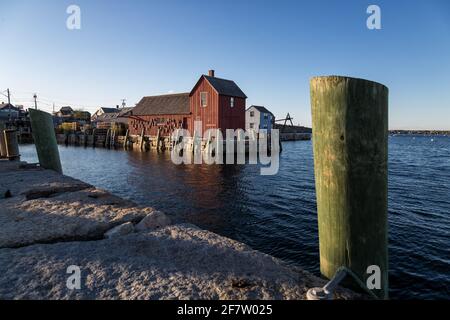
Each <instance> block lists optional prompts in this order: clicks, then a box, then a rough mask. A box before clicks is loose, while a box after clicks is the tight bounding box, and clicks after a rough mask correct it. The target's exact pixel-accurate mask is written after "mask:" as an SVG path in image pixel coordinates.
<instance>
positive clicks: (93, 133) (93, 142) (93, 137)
mask: <svg viewBox="0 0 450 320" xmlns="http://www.w3.org/2000/svg"><path fill="white" fill-rule="evenodd" d="M96 132H97V129H95V128H94V129H92V147H93V148H95V143H96V141H95V133H96Z"/></svg>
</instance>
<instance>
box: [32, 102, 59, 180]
mask: <svg viewBox="0 0 450 320" xmlns="http://www.w3.org/2000/svg"><path fill="white" fill-rule="evenodd" d="M29 112H30V120H31V129H32V131H33V138H34V144H35V145H36V150H37V154H38V158H39V163H40V165H41V167H43V168H45V169H50V170H54V171H56V172H59V173H62V167H61V160H60V158H59V150H58V144H57V142H56V136H55V129H54V127H53V119H52V116H51V114H49V113H47V112H44V111H40V110H34V109H29Z"/></svg>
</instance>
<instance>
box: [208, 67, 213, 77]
mask: <svg viewBox="0 0 450 320" xmlns="http://www.w3.org/2000/svg"><path fill="white" fill-rule="evenodd" d="M208 76H210V77H213V78H214V70H212V69H211V70H209V71H208Z"/></svg>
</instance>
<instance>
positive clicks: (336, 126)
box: [311, 76, 388, 298]
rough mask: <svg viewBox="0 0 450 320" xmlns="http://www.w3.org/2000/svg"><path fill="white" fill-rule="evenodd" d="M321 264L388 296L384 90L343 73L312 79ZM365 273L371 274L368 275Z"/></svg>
mask: <svg viewBox="0 0 450 320" xmlns="http://www.w3.org/2000/svg"><path fill="white" fill-rule="evenodd" d="M311 105H312V120H313V144H314V167H315V178H316V193H317V209H318V222H319V241H320V269H321V272H322V274H323V275H324V276H326V277H327V278H332V277H333V276H334V275H335V273H336V271H337V270H338V269H339V268H340V267H343V266H345V267H347V268H349V269H351V270H352V271H353V272H354V273H355V274H356V275H357V276H358V277H359V279H360V280H361V281H362V282H363V283H367V280H369V282H370V283H371V284H374V285H377V282H376V278H373V277H372V276H373V275H375V276H376V274H375V273H376V271H375V273H374V271H373V270H376V267H375V269H374V267H373V266H377V267H379V269H380V271H381V272H380V276H381V278H380V280H381V281H380V282H379V283H380V285H381V288H380V289H372V288H369V289H372V292H373V293H375V294H376V295H377V296H378V297H380V298H387V297H388V252H387V241H388V225H387V160H388V148H387V143H388V88H387V87H385V86H383V85H381V84H379V83H375V82H372V81H367V80H363V79H354V78H347V77H338V76H331V77H317V78H313V79H312V80H311ZM369 277H370V278H369Z"/></svg>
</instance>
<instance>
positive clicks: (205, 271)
mask: <svg viewBox="0 0 450 320" xmlns="http://www.w3.org/2000/svg"><path fill="white" fill-rule="evenodd" d="M71 265H76V266H79V267H80V270H81V289H80V290H70V289H68V288H67V287H66V282H67V279H68V277H69V276H70V274H67V268H68V267H69V266H71ZM0 274H1V275H2V277H0V299H303V298H304V297H305V294H306V291H307V289H308V288H310V287H312V286H322V285H323V284H324V283H325V282H324V281H323V280H321V279H319V278H316V277H314V276H312V275H311V274H309V273H307V272H304V271H301V270H295V269H292V268H290V267H287V266H285V265H283V263H282V262H280V261H279V260H277V259H275V258H273V257H271V256H268V255H265V254H263V253H261V252H258V251H254V250H252V249H251V248H249V247H248V246H246V245H244V244H242V243H239V242H236V241H234V240H231V239H228V238H224V237H221V236H219V235H217V234H214V233H211V232H208V231H205V230H200V229H198V228H196V227H194V226H190V225H175V226H169V227H166V228H163V229H159V230H156V231H152V232H140V233H133V234H130V235H127V236H123V237H117V238H113V239H107V240H101V241H87V242H70V243H57V244H47V245H34V246H29V247H25V248H18V249H0ZM236 283H239V285H236ZM244 283H245V285H242V284H244ZM339 297H340V298H345V299H348V298H354V297H355V295H354V294H352V293H351V292H349V291H346V290H343V291H340V293H339Z"/></svg>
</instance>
